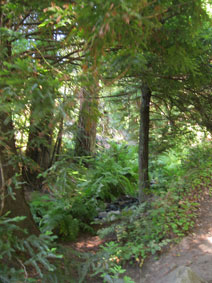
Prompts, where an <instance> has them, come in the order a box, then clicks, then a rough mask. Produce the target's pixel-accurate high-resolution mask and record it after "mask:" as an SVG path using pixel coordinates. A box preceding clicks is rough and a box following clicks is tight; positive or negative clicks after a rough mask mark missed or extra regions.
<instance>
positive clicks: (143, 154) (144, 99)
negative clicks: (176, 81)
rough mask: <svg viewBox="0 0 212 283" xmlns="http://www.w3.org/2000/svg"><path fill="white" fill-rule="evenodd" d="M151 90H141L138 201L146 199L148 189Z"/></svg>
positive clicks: (143, 87) (145, 86)
mask: <svg viewBox="0 0 212 283" xmlns="http://www.w3.org/2000/svg"><path fill="white" fill-rule="evenodd" d="M150 99H151V90H150V88H149V87H148V85H147V84H144V85H143V86H142V88H141V108H140V131H139V154H138V158H139V201H140V202H144V201H145V200H146V199H147V190H148V189H149V173H148V168H149V165H148V160H149V113H150V112H149V111H150Z"/></svg>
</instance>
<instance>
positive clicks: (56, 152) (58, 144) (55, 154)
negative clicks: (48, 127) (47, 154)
mask: <svg viewBox="0 0 212 283" xmlns="http://www.w3.org/2000/svg"><path fill="white" fill-rule="evenodd" d="M63 123H64V118H63V117H62V118H61V120H60V125H59V127H60V128H59V131H58V134H57V139H56V142H55V145H54V150H53V153H52V159H51V163H50V167H51V166H52V165H53V164H54V162H55V161H58V159H59V154H60V150H61V145H62V140H63Z"/></svg>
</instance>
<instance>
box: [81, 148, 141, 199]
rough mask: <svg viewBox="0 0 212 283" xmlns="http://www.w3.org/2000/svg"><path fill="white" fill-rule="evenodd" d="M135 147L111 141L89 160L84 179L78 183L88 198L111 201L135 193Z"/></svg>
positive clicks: (136, 172)
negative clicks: (108, 146) (108, 145)
mask: <svg viewBox="0 0 212 283" xmlns="http://www.w3.org/2000/svg"><path fill="white" fill-rule="evenodd" d="M136 152H137V149H136V147H132V146H131V147H130V146H129V147H128V146H126V145H119V144H116V143H111V146H110V148H109V149H105V150H104V151H102V152H99V154H98V155H97V156H96V157H95V159H94V160H91V161H90V169H89V171H88V173H87V175H86V176H85V178H86V181H83V182H81V183H79V185H78V186H79V187H80V188H82V192H83V193H84V194H85V195H86V196H87V197H88V198H95V199H100V200H103V201H111V200H114V199H115V198H117V197H119V196H121V195H123V194H124V195H126V194H129V195H135V194H136V193H137V179H138V162H137V153H136Z"/></svg>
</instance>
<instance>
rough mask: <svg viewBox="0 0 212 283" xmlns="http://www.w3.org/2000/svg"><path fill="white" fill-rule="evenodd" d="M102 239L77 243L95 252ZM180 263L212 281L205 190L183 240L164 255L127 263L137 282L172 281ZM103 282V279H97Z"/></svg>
mask: <svg viewBox="0 0 212 283" xmlns="http://www.w3.org/2000/svg"><path fill="white" fill-rule="evenodd" d="M100 244H102V241H101V240H100V239H99V238H98V237H97V236H96V237H84V238H81V239H80V240H79V241H78V242H77V243H75V244H74V248H75V249H76V250H79V251H81V252H83V251H85V252H89V251H90V252H95V251H96V250H97V249H98V246H99V245H100ZM179 266H187V267H190V268H191V269H192V270H193V271H194V272H195V273H197V274H198V275H199V276H200V277H201V278H202V279H204V280H206V281H207V282H208V283H212V197H211V196H210V195H209V194H208V193H207V192H205V196H204V198H203V200H202V201H201V203H200V206H199V213H198V217H197V219H196V224H195V226H194V228H193V229H192V231H190V233H189V235H188V236H186V237H184V238H183V239H182V240H181V241H180V243H178V244H175V245H170V246H169V247H167V248H166V250H165V251H163V252H162V253H161V254H160V255H158V256H157V258H156V257H155V256H150V257H149V258H148V259H147V260H146V261H145V262H144V264H143V266H142V268H139V267H138V266H134V265H131V266H127V268H126V269H127V275H128V276H130V277H131V278H132V279H133V280H134V281H135V282H136V283H172V282H169V281H167V280H168V279H166V278H167V276H168V275H169V274H170V272H172V271H174V270H175V269H176V268H177V267H179ZM87 282H95V283H98V282H99V283H101V282H103V280H102V279H101V278H99V279H95V280H94V279H93V281H86V283H87Z"/></svg>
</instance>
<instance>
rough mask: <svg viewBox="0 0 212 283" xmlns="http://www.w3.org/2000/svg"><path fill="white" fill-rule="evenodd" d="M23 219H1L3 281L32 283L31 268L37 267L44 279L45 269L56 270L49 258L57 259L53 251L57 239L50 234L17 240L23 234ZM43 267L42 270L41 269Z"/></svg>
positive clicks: (0, 246) (2, 217) (1, 273)
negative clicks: (21, 227) (18, 234)
mask: <svg viewBox="0 0 212 283" xmlns="http://www.w3.org/2000/svg"><path fill="white" fill-rule="evenodd" d="M23 219H24V217H15V218H9V217H8V215H4V216H1V217H0V282H2V283H11V282H14V283H15V282H33V281H32V280H31V279H30V274H28V269H29V268H30V267H34V268H35V270H36V272H37V274H38V276H39V277H40V278H42V277H43V270H48V271H53V270H54V266H53V265H52V264H50V262H49V259H50V258H57V257H58V256H56V254H55V249H54V248H52V241H53V240H54V237H52V236H50V235H48V234H41V235H40V236H39V237H36V236H35V235H31V236H28V237H27V236H26V237H25V238H21V239H20V237H17V236H16V234H17V232H19V233H20V232H22V233H23V234H24V233H25V234H26V232H24V231H23V230H21V229H20V228H19V227H18V226H17V223H18V222H19V221H22V220H23ZM41 266H42V268H41Z"/></svg>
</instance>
